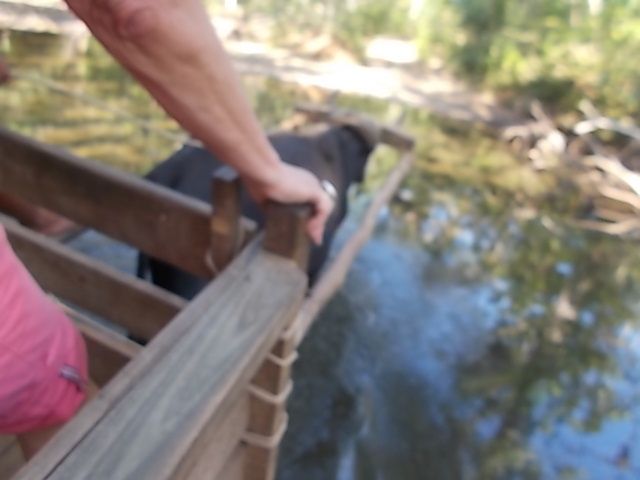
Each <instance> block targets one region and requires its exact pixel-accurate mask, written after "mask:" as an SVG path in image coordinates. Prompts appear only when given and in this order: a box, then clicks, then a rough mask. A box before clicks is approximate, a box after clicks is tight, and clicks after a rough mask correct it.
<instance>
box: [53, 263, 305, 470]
mask: <svg viewBox="0 0 640 480" xmlns="http://www.w3.org/2000/svg"><path fill="white" fill-rule="evenodd" d="M227 272H229V270H226V271H225V272H224V273H223V274H222V275H221V276H220V277H219V279H218V280H217V281H214V282H213V283H212V284H211V285H210V287H208V288H207V289H206V290H205V291H204V293H203V294H202V295H200V296H199V297H198V298H197V299H196V301H195V303H196V304H198V303H199V308H198V309H197V310H198V312H199V313H202V316H201V317H199V318H198V319H197V320H196V321H195V323H194V325H193V326H192V327H191V328H190V329H189V330H188V331H186V332H185V333H184V335H183V336H182V337H181V338H180V339H179V340H178V341H177V343H176V344H175V346H174V347H173V348H171V349H170V350H169V351H167V352H166V354H165V355H163V356H162V357H158V358H155V361H156V365H155V366H154V368H152V369H151V370H149V371H148V372H147V373H146V375H144V377H143V378H141V379H139V381H138V382H137V383H136V384H135V385H133V386H132V388H131V390H130V392H129V393H128V395H126V397H125V398H122V399H121V401H119V402H117V403H116V404H115V405H113V408H111V409H110V410H109V411H108V412H107V413H106V415H105V416H104V417H103V418H102V420H101V421H100V422H98V423H97V424H96V425H95V426H94V428H93V429H92V430H91V431H90V432H88V434H87V435H86V437H85V438H84V439H83V440H82V442H81V443H80V444H79V445H77V447H76V448H74V449H73V451H72V452H71V453H70V454H69V455H68V456H67V457H66V458H65V459H64V460H63V462H62V463H61V464H60V465H59V466H58V467H57V468H56V469H55V470H54V471H53V472H52V474H51V475H50V477H48V478H50V479H51V480H60V479H68V478H109V479H111V480H118V479H128V478H136V479H141V480H142V479H154V480H155V479H157V480H161V479H165V478H171V476H172V474H173V472H175V471H176V468H178V466H179V464H180V462H181V460H182V459H183V458H184V457H185V456H187V455H188V454H189V451H190V448H191V447H192V446H193V444H194V442H195V441H196V440H197V438H198V436H199V435H200V433H201V429H202V425H204V424H206V423H209V422H211V423H209V425H214V424H215V423H218V424H220V422H221V421H222V420H223V418H224V416H223V414H224V412H225V410H226V407H227V406H228V405H230V404H232V403H233V402H234V401H236V400H237V398H238V394H239V392H241V391H243V390H244V389H245V388H246V385H247V383H248V381H249V380H250V378H251V377H252V376H253V375H254V374H255V372H256V370H257V368H258V366H259V364H260V362H261V361H262V359H263V358H264V356H265V355H266V353H267V352H268V351H269V349H270V348H271V347H272V345H273V343H274V342H275V340H276V339H277V337H278V336H279V333H280V331H281V329H282V328H283V326H284V325H286V324H287V323H288V322H289V321H290V320H291V318H292V316H293V315H295V312H296V311H297V308H298V307H299V305H300V303H301V301H302V298H303V296H304V292H305V281H304V279H305V276H304V274H303V273H302V272H301V271H300V270H299V269H298V268H297V267H295V266H294V265H291V263H288V262H283V261H282V259H280V258H277V257H275V256H273V255H271V254H269V253H266V252H259V253H258V254H257V255H256V258H255V259H254V260H253V261H252V262H251V263H250V264H249V266H248V268H247V269H246V270H245V271H244V272H240V273H236V274H232V275H228V274H227ZM198 301H200V302H198ZM202 306H205V311H204V312H202ZM193 312H194V309H191V308H187V309H186V310H185V311H184V312H183V313H182V314H181V315H180V316H183V315H192V314H193ZM160 336H162V334H161V335H160ZM144 353H145V352H143V354H141V355H140V357H143V356H144ZM211 428H213V427H212V426H211Z"/></svg>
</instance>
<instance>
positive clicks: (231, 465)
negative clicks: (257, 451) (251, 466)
mask: <svg viewBox="0 0 640 480" xmlns="http://www.w3.org/2000/svg"><path fill="white" fill-rule="evenodd" d="M246 464H247V447H246V446H245V445H239V446H238V448H236V450H235V451H234V452H233V453H232V454H231V456H230V457H229V460H228V461H227V463H226V465H225V466H224V467H223V468H222V471H221V472H220V475H218V476H217V477H215V480H243V479H244V471H245V468H246Z"/></svg>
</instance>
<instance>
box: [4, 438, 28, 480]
mask: <svg viewBox="0 0 640 480" xmlns="http://www.w3.org/2000/svg"><path fill="white" fill-rule="evenodd" d="M23 464H24V457H23V456H22V451H21V450H20V446H19V445H18V442H17V441H16V438H15V437H14V436H4V435H3V436H0V480H9V479H10V478H11V476H12V475H13V474H14V473H16V472H17V471H18V469H19V468H20V467H21V466H22V465H23Z"/></svg>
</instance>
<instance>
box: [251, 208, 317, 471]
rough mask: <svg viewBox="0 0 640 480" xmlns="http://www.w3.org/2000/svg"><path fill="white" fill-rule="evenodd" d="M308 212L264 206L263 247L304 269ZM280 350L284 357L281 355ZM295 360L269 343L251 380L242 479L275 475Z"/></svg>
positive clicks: (307, 257) (306, 249)
mask: <svg viewBox="0 0 640 480" xmlns="http://www.w3.org/2000/svg"><path fill="white" fill-rule="evenodd" d="M310 215H311V207H310V206H309V205H281V204H275V203H272V204H270V205H268V208H267V227H266V232H265V242H264V248H265V249H266V250H268V251H271V252H272V253H276V254H278V255H280V256H282V257H284V258H287V259H289V260H292V261H293V262H294V263H295V264H296V265H297V266H298V268H300V269H301V270H303V271H305V272H306V270H307V263H308V260H309V250H310V242H309V237H308V235H307V232H306V225H307V221H308V219H309V217H310ZM286 326H287V327H288V326H289V324H287V325H286ZM279 343H282V342H279ZM289 344H292V342H291V341H290V342H289ZM283 353H286V355H287V357H285V356H282V354H283ZM294 360H295V352H294V351H293V348H292V349H291V350H287V349H283V348H281V347H280V346H275V347H272V349H271V352H270V353H269V355H268V356H267V358H266V359H265V360H264V361H263V362H262V365H261V367H260V369H259V370H258V372H257V373H256V375H255V376H254V377H253V379H252V381H251V386H250V387H249V397H250V414H249V423H248V425H247V434H246V436H245V442H246V443H247V459H246V466H245V470H244V477H243V480H273V479H274V477H275V472H276V466H277V461H278V451H279V448H280V442H281V440H282V436H283V435H284V432H285V430H286V428H287V418H288V417H287V413H286V402H287V399H288V397H289V395H290V394H291V390H292V388H293V384H292V382H291V365H292V364H293V361H294Z"/></svg>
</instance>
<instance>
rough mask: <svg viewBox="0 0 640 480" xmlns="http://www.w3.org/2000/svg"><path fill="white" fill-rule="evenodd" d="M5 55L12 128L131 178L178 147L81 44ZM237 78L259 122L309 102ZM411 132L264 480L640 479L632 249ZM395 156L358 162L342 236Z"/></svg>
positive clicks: (476, 139) (564, 197) (540, 193)
mask: <svg viewBox="0 0 640 480" xmlns="http://www.w3.org/2000/svg"><path fill="white" fill-rule="evenodd" d="M2 49H3V50H4V51H5V52H6V54H7V56H8V58H9V60H10V62H11V63H12V65H13V66H14V67H15V72H16V77H17V78H16V80H15V82H13V84H11V85H10V86H7V87H4V88H2V89H0V123H2V124H4V125H6V126H8V127H10V128H13V129H16V130H18V131H21V132H24V133H26V134H28V135H31V136H33V137H35V138H37V139H40V140H42V141H46V142H50V143H54V144H58V145H62V146H65V147H67V148H69V149H71V150H72V151H74V152H76V153H77V154H79V155H83V156H87V157H89V158H93V159H95V160H98V161H105V162H109V163H112V164H115V165H117V166H119V167H122V168H125V169H127V170H129V171H134V172H141V171H144V170H145V169H146V168H148V167H149V166H150V165H151V164H152V163H154V162H157V161H159V160H161V159H163V158H164V157H166V156H167V155H168V154H169V153H170V152H171V151H172V150H173V149H174V148H176V146H177V145H178V144H179V142H180V140H181V138H183V137H182V133H181V132H180V130H179V129H178V128H177V127H176V125H175V124H174V123H173V122H172V121H170V120H168V119H167V118H166V117H165V116H164V115H163V114H162V112H160V110H159V109H158V108H157V107H155V106H153V104H152V103H151V102H150V101H149V100H148V97H147V96H146V94H145V93H144V92H143V91H142V90H141V89H140V88H139V87H137V86H136V85H135V84H134V82H132V81H131V80H130V79H129V78H128V77H127V76H126V75H124V74H123V73H122V72H121V70H120V69H118V68H117V67H116V66H114V65H113V63H112V62H111V60H110V59H109V58H108V56H106V55H105V54H104V53H103V52H102V51H101V50H100V49H99V48H96V47H95V46H94V45H91V46H90V48H89V51H88V52H86V53H85V54H82V55H80V56H70V54H68V53H67V52H66V50H67V49H65V48H64V42H61V41H60V40H59V39H56V38H54V37H50V36H40V35H25V34H21V35H18V34H12V35H10V36H6V37H5V38H4V43H3V45H2ZM52 82H54V84H52ZM246 82H247V88H248V90H249V91H250V95H251V99H252V101H253V102H254V105H256V108H257V109H258V111H259V113H260V115H261V117H262V119H263V121H264V123H265V124H266V125H274V124H275V122H276V121H278V120H279V119H282V118H284V117H285V116H286V115H287V113H288V112H290V109H291V106H292V105H293V103H294V102H295V101H296V100H299V99H309V98H313V95H317V92H309V91H306V92H301V91H298V90H296V89H294V88H292V87H285V86H282V85H278V84H277V83H275V82H273V81H269V82H267V81H263V80H260V79H246ZM60 87H61V88H60ZM63 90H64V93H62V91H63ZM339 102H340V103H341V104H343V105H346V106H353V107H356V108H359V109H361V110H364V111H367V112H369V113H371V114H373V115H377V116H378V117H379V118H384V119H387V120H389V119H392V118H393V117H394V116H395V115H397V113H398V111H399V107H398V106H396V105H384V104H380V103H375V102H368V101H363V100H361V99H354V98H343V99H340V100H339ZM407 128H409V129H411V131H412V132H413V133H415V134H416V136H417V138H418V141H419V144H420V149H419V155H418V157H419V158H418V162H417V164H416V166H415V168H414V170H413V171H412V173H411V175H410V176H409V178H408V180H407V182H406V183H405V185H404V187H403V189H402V190H401V192H400V194H399V195H398V198H396V200H395V201H394V202H393V204H392V205H391V206H390V208H389V209H388V210H386V211H384V212H382V214H381V215H380V218H379V223H378V227H377V229H376V233H375V235H374V237H373V239H372V240H371V241H370V242H369V243H368V244H367V246H366V247H365V248H364V250H363V252H362V253H361V255H360V256H359V257H358V259H357V261H356V262H355V264H354V266H353V268H352V270H351V272H350V274H349V277H348V280H347V283H346V285H345V287H344V288H343V289H342V290H341V292H340V293H339V294H338V295H337V296H336V298H335V299H334V300H333V301H332V302H331V304H330V305H329V306H328V307H327V309H326V310H325V312H324V313H323V314H322V316H321V318H320V319H319V320H318V322H317V323H316V325H315V326H314V328H313V330H312V332H311V334H310V335H309V337H308V338H307V340H306V341H305V343H304V344H303V345H302V347H301V351H300V360H299V361H298V363H297V364H296V367H295V385H296V388H295V391H294V394H293V396H292V398H291V400H290V404H289V412H290V417H291V418H290V428H289V431H288V433H287V436H286V438H285V440H284V445H283V449H282V455H281V462H280V469H279V474H278V477H279V479H280V480H315V479H317V480H430V479H434V480H447V479H492V480H493V479H593V480H601V479H604V480H606V479H612V480H615V479H620V480H623V479H624V480H627V479H628V480H634V479H638V478H640V447H639V446H638V441H639V440H640V438H639V435H640V431H639V423H638V422H639V421H640V418H639V417H640V407H639V405H640V402H639V401H638V400H639V398H638V397H639V396H640V386H639V385H638V381H639V380H640V378H639V376H640V373H639V369H638V367H639V360H640V358H639V357H640V331H639V328H638V327H639V325H638V323H639V322H638V320H639V311H638V299H639V298H640V297H639V293H640V291H639V290H640V289H639V285H640V283H639V280H640V278H639V276H640V256H639V255H638V253H637V252H638V249H637V247H636V245H635V244H634V243H633V242H625V241H622V240H619V239H614V238H610V237H606V236H603V235H599V234H593V233H588V232H585V231H582V230H579V229H576V228H575V227H573V226H572V223H571V222H570V221H569V220H570V218H571V216H573V215H575V214H576V213H577V209H578V208H579V205H580V204H579V202H577V201H576V198H575V197H574V196H573V195H572V193H571V189H570V188H569V186H568V185H567V184H565V183H563V182H561V181H556V180H554V179H553V178H549V177H541V176H540V175H538V174H534V173H532V172H531V171H530V169H529V167H528V166H527V165H526V164H524V163H522V162H519V161H517V160H515V159H513V158H511V156H510V155H509V154H508V152H505V151H504V150H503V149H502V147H501V146H500V145H498V144H495V143H493V142H492V141H491V140H489V139H486V138H484V137H482V135H480V134H478V133H475V132H473V131H470V130H465V129H460V127H459V126H455V125H446V124H442V123H438V122H435V121H434V120H433V119H431V118H429V116H428V115H426V114H423V113H420V112H410V114H409V115H408V120H407ZM392 162H393V155H391V153H390V152H387V151H384V150H383V151H381V152H380V153H379V154H378V155H377V156H376V158H375V159H374V160H373V161H372V164H371V166H370V167H371V168H370V171H369V174H368V177H369V179H368V181H367V184H366V185H365V187H364V188H363V191H362V192H361V194H360V195H358V196H356V197H355V200H354V202H353V204H352V213H351V216H350V219H349V221H348V222H347V224H346V225H345V227H344V228H343V230H342V231H341V233H340V238H339V242H338V243H340V242H342V241H344V239H345V238H347V237H348V235H349V233H351V232H352V231H353V230H354V228H355V226H356V225H357V220H358V218H359V216H360V215H361V214H362V212H363V210H364V208H365V205H366V199H367V194H368V193H369V192H371V191H373V190H374V189H375V188H376V186H377V185H379V182H380V181H381V179H382V178H384V175H385V172H386V171H388V168H389V167H390V166H391V164H392ZM92 248H95V249H99V248H101V247H100V246H98V245H96V246H95V247H91V246H90V247H89V248H88V249H89V250H90V251H91V250H92ZM103 255H106V256H109V250H108V249H107V250H106V253H104V252H103ZM114 255H115V253H114Z"/></svg>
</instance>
